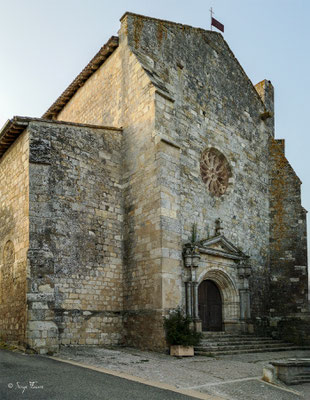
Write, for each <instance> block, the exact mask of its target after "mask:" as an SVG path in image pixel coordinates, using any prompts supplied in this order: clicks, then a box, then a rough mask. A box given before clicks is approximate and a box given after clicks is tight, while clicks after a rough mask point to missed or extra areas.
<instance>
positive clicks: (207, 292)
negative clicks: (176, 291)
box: [198, 280, 223, 331]
mask: <svg viewBox="0 0 310 400" xmlns="http://www.w3.org/2000/svg"><path fill="white" fill-rule="evenodd" d="M198 310H199V318H200V319H201V321H202V330H203V331H221V330H222V323H223V321H222V297H221V293H220V291H219V289H218V287H217V286H216V284H215V283H214V282H213V281H210V280H206V281H203V282H201V284H200V285H199V287H198Z"/></svg>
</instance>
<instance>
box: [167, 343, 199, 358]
mask: <svg viewBox="0 0 310 400" xmlns="http://www.w3.org/2000/svg"><path fill="white" fill-rule="evenodd" d="M170 355H171V356H176V357H192V356H193V355H194V346H180V345H174V346H170Z"/></svg>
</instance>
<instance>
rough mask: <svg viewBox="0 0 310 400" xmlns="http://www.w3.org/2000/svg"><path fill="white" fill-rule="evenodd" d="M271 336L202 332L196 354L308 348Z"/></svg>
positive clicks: (211, 354) (217, 354)
mask: <svg viewBox="0 0 310 400" xmlns="http://www.w3.org/2000/svg"><path fill="white" fill-rule="evenodd" d="M309 349H310V347H309V346H307V347H305V346H303V347H301V346H297V345H294V344H292V343H288V342H285V341H283V340H276V339H273V338H271V337H260V336H255V335H250V334H237V333H236V334H229V333H225V332H204V333H203V338H202V340H201V343H200V345H199V346H197V347H195V354H196V355H206V356H219V355H225V354H244V353H262V352H269V351H289V350H309Z"/></svg>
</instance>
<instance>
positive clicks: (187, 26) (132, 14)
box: [120, 11, 223, 36]
mask: <svg viewBox="0 0 310 400" xmlns="http://www.w3.org/2000/svg"><path fill="white" fill-rule="evenodd" d="M127 15H131V16H133V17H138V18H143V19H147V20H150V21H155V22H164V23H165V24H169V25H178V26H180V27H182V28H188V29H195V30H198V31H202V32H210V33H212V34H214V35H218V36H223V35H222V34H221V33H220V32H216V31H211V30H210V29H203V28H200V27H196V26H192V25H188V24H181V23H180V22H174V21H169V20H167V19H161V18H155V17H149V16H147V15H143V14H137V13H133V12H130V11H126V12H125V13H124V14H123V15H122V17H121V18H120V22H122V20H123V19H124V18H125V17H126V16H127Z"/></svg>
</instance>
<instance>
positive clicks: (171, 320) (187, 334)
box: [164, 309, 202, 346]
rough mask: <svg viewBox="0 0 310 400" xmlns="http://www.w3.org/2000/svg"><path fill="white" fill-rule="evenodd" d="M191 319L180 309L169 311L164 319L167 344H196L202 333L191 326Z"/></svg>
mask: <svg viewBox="0 0 310 400" xmlns="http://www.w3.org/2000/svg"><path fill="white" fill-rule="evenodd" d="M191 323H192V320H191V318H189V317H188V316H184V315H183V313H182V311H181V310H180V309H177V310H175V311H173V312H171V313H170V314H169V315H168V316H167V317H166V318H165V320H164V327H165V331H166V339H167V342H168V343H169V345H171V346H173V345H180V346H197V345H198V344H199V342H200V339H201V336H202V334H201V333H200V332H196V331H195V330H194V329H193V328H192V327H191Z"/></svg>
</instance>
